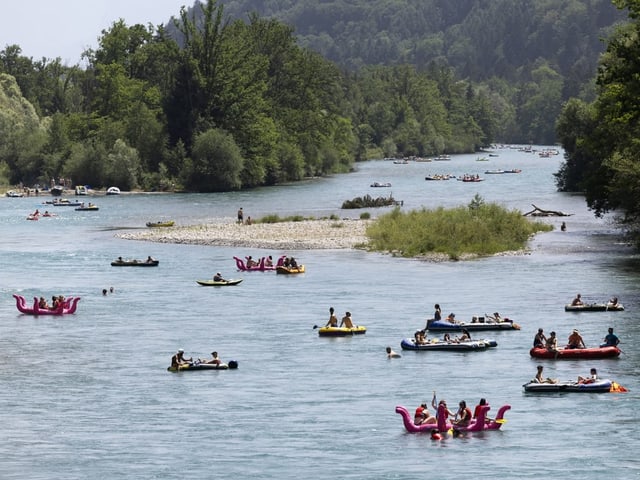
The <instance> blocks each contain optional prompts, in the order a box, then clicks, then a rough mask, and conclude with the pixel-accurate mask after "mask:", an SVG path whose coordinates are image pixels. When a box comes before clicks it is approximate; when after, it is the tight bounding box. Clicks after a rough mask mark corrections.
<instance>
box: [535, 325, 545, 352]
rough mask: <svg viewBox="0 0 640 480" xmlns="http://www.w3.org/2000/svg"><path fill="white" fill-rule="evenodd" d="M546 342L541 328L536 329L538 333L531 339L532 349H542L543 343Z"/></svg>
mask: <svg viewBox="0 0 640 480" xmlns="http://www.w3.org/2000/svg"><path fill="white" fill-rule="evenodd" d="M546 341H547V337H546V336H545V334H544V330H543V329H542V328H539V329H538V333H536V336H535V337H534V338H533V346H534V347H540V348H541V347H544V344H545V342H546Z"/></svg>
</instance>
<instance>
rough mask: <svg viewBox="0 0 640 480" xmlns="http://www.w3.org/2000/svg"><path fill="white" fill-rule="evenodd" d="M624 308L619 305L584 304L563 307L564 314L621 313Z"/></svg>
mask: <svg viewBox="0 0 640 480" xmlns="http://www.w3.org/2000/svg"><path fill="white" fill-rule="evenodd" d="M623 310H624V306H623V305H622V304H621V303H616V304H615V305H614V304H613V303H585V304H584V305H571V304H567V305H565V306H564V311H565V312H622V311H623Z"/></svg>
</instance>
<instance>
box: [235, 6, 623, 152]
mask: <svg viewBox="0 0 640 480" xmlns="http://www.w3.org/2000/svg"><path fill="white" fill-rule="evenodd" d="M225 9H226V11H227V12H228V13H229V14H230V15H232V16H234V17H236V18H246V15H247V14H248V12H257V13H259V14H260V15H261V16H264V17H267V18H275V19H278V20H280V21H283V22H285V23H287V24H289V25H292V26H293V27H294V28H295V34H296V37H297V39H298V41H299V44H300V45H302V46H303V47H308V48H310V49H312V50H313V51H316V52H319V53H320V54H321V55H322V56H323V57H325V58H327V59H329V60H331V61H333V62H335V63H337V64H338V65H340V67H341V68H344V69H347V70H350V71H360V70H361V69H362V68H363V67H366V66H370V65H378V66H380V65H386V66H394V65H413V66H415V67H416V69H418V71H420V72H427V71H429V70H430V69H433V68H435V66H438V67H440V68H443V67H450V68H451V69H452V70H453V72H454V75H455V76H456V78H458V79H463V80H465V81H470V82H472V83H473V84H474V85H476V86H477V88H482V89H484V91H485V92H486V93H487V95H488V96H489V98H490V99H491V101H492V104H491V106H492V108H493V111H494V112H496V113H497V118H496V123H497V130H496V133H497V137H498V139H499V140H500V141H502V142H509V143H531V142H533V143H539V144H547V145H550V144H553V143H554V142H555V141H556V140H557V137H556V134H555V128H554V127H555V120H556V119H557V117H558V115H559V113H560V110H561V109H562V104H563V102H565V101H567V100H568V99H569V98H573V97H577V98H582V99H585V100H593V98H594V81H593V80H594V76H595V72H596V67H597V62H598V58H599V55H600V54H601V53H602V52H603V51H604V49H605V46H606V44H605V42H603V39H605V38H607V37H608V36H609V35H610V33H611V32H612V31H613V27H614V26H615V25H617V24H619V23H621V22H624V21H626V12H624V11H622V10H619V9H617V8H616V7H615V6H614V5H613V4H612V2H611V0H453V1H452V0H349V1H347V0H320V1H318V0H228V1H226V2H225Z"/></svg>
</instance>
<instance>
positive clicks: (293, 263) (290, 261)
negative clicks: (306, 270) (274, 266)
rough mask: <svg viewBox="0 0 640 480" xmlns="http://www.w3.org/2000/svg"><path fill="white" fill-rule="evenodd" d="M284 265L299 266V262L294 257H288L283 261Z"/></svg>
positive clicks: (289, 266)
mask: <svg viewBox="0 0 640 480" xmlns="http://www.w3.org/2000/svg"><path fill="white" fill-rule="evenodd" d="M282 266H283V267H287V268H298V262H297V261H296V259H295V258H293V257H286V258H285V259H284V262H282Z"/></svg>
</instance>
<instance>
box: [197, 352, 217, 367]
mask: <svg viewBox="0 0 640 480" xmlns="http://www.w3.org/2000/svg"><path fill="white" fill-rule="evenodd" d="M211 357H212V358H210V359H209V360H201V363H206V364H209V365H220V364H221V363H222V360H220V359H219V358H218V352H211Z"/></svg>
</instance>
